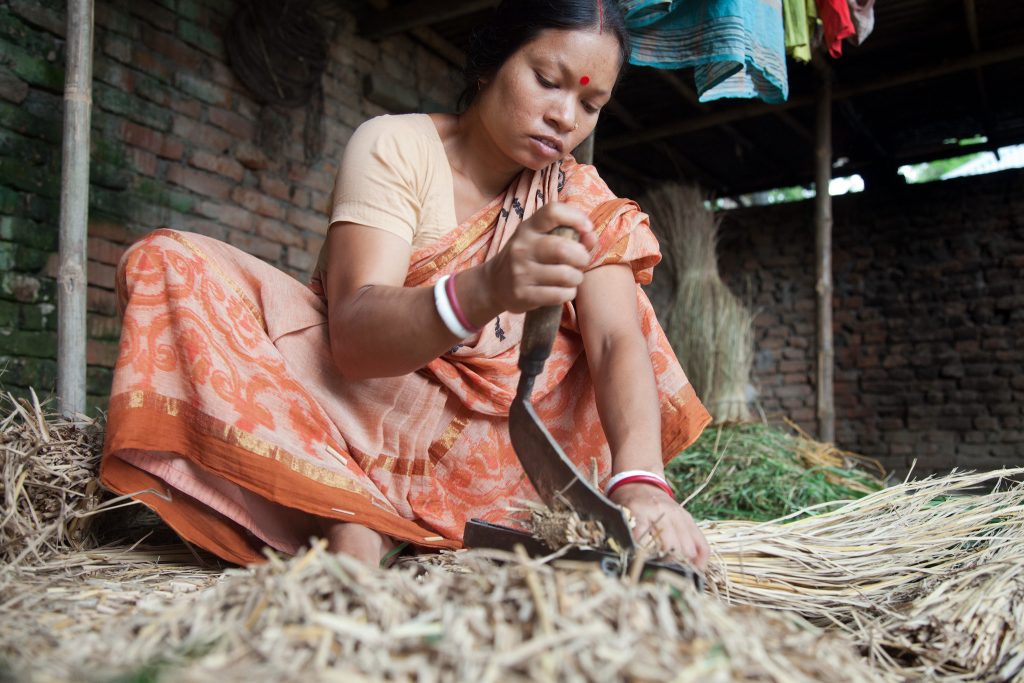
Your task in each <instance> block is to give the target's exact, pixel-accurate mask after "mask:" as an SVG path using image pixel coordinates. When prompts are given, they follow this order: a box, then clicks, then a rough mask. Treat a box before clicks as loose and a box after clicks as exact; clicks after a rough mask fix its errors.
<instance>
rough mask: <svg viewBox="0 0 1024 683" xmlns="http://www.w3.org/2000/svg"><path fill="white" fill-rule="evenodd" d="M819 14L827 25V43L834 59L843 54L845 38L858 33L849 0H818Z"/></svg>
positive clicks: (825, 25)
mask: <svg viewBox="0 0 1024 683" xmlns="http://www.w3.org/2000/svg"><path fill="white" fill-rule="evenodd" d="M816 1H817V3H818V16H820V17H821V23H822V24H823V25H824V27H825V44H826V45H827V46H828V53H829V55H831V56H832V58H833V59H839V58H840V57H842V56H843V38H849V37H850V36H852V35H855V34H856V33H857V31H856V29H854V27H853V20H852V19H851V18H850V6H849V5H848V4H847V0H816Z"/></svg>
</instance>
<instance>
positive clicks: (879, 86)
mask: <svg viewBox="0 0 1024 683" xmlns="http://www.w3.org/2000/svg"><path fill="white" fill-rule="evenodd" d="M1014 59H1024V45H1013V46H1010V47H1007V48H1002V49H998V50H989V51H987V52H978V53H975V54H972V55H969V56H967V57H961V58H959V59H956V60H951V61H949V62H946V63H945V64H938V65H934V66H927V67H922V68H918V69H911V70H908V71H905V72H903V73H902V74H897V75H895V76H889V77H888V78H881V79H879V80H876V81H870V82H867V83H858V84H853V85H846V86H837V87H836V88H835V91H834V92H833V94H832V99H833V100H843V99H847V98H850V97H857V96H859V95H864V94H866V93H871V92H877V91H879V90H886V89H888V88H896V87H899V86H901V85H907V84H910V83H916V82H920V81H926V80H930V79H933V78H941V77H942V76H948V75H950V74H955V73H960V72H962V71H966V70H968V69H977V68H981V67H984V66H988V65H990V64H999V63H1001V62H1008V61H1012V60H1014ZM812 104H814V96H813V95H809V96H803V97H795V98H793V99H790V100H789V101H788V102H783V103H782V104H765V103H763V102H758V103H754V104H748V105H745V106H741V107H731V108H729V109H723V110H721V111H716V112H714V113H712V114H707V115H704V116H697V117H693V118H689V119H684V120H682V121H677V122H675V123H670V124H666V125H664V126H657V127H654V128H649V129H647V130H638V131H633V132H630V133H624V134H622V135H619V136H616V137H614V138H610V139H605V140H602V141H601V147H602V149H603V150H613V149H619V148H622V147H629V146H631V145H636V144H640V143H643V142H653V141H655V140H660V139H662V138H666V137H671V136H674V135H682V134H685V133H692V132H694V131H698V130H705V129H707V128H712V127H714V126H720V125H723V124H726V123H732V122H733V121H742V120H744V119H752V118H756V117H759V116H764V115H766V114H774V113H776V112H779V111H786V110H788V109H794V108H796V107H806V106H810V105H812Z"/></svg>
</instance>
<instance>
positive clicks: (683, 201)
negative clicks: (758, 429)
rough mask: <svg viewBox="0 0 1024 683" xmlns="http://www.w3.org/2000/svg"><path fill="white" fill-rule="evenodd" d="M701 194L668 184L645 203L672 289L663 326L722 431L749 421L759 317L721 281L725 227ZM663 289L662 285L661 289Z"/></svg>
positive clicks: (689, 187)
mask: <svg viewBox="0 0 1024 683" xmlns="http://www.w3.org/2000/svg"><path fill="white" fill-rule="evenodd" d="M704 200H705V198H704V195H703V193H702V192H701V191H700V189H699V188H698V187H697V186H694V185H681V184H668V185H664V186H662V187H659V188H655V189H653V190H651V191H650V192H649V193H648V194H647V195H646V196H644V197H643V199H641V201H640V205H641V206H642V207H643V209H644V211H645V212H647V214H648V215H649V216H650V217H651V228H652V229H653V230H654V232H655V233H656V234H657V235H658V237H659V241H660V242H661V245H662V255H663V258H664V260H663V261H662V263H661V265H660V266H659V269H660V270H661V271H662V272H659V273H658V279H659V281H661V279H662V278H665V280H666V281H667V282H668V283H669V291H670V294H669V296H668V297H667V298H668V302H667V304H666V305H667V310H666V311H665V312H664V313H663V314H662V324H663V326H664V328H665V333H666V335H667V336H668V339H669V342H670V343H671V344H672V348H673V349H674V350H675V352H676V355H677V356H678V357H679V360H680V362H681V363H682V365H683V368H684V369H685V371H686V375H687V377H688V378H689V380H690V382H691V383H692V384H693V387H694V389H695V391H696V392H697V395H698V396H699V397H700V399H701V401H702V402H703V403H704V405H705V406H707V408H708V411H709V412H710V413H711V415H712V416H713V417H714V419H715V422H716V423H724V422H745V421H748V420H750V417H751V415H750V409H749V407H748V397H747V387H748V385H749V383H750V376H751V369H752V367H753V363H754V315H753V313H751V312H750V310H749V309H748V308H747V307H746V306H744V305H743V303H742V302H740V300H739V299H738V298H737V297H736V295H735V294H733V293H732V291H730V290H729V288H728V287H727V286H726V285H725V283H724V282H722V279H721V277H719V274H718V256H717V254H716V248H717V246H718V219H717V218H716V217H715V214H714V213H712V211H711V209H710V208H708V207H706V206H705V201H704ZM659 286H660V285H659Z"/></svg>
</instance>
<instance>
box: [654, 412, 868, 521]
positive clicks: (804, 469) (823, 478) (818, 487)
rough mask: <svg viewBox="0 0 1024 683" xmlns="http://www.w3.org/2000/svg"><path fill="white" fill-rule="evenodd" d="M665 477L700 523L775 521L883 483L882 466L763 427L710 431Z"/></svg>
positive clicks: (727, 427) (801, 436) (803, 437)
mask: <svg viewBox="0 0 1024 683" xmlns="http://www.w3.org/2000/svg"><path fill="white" fill-rule="evenodd" d="M793 427H794V428H796V427H795V425H793ZM796 429H797V430H798V428H796ZM665 475H666V477H667V478H668V479H669V481H670V482H671V483H672V485H673V487H674V488H675V490H676V492H677V495H679V496H680V500H681V501H682V500H684V499H688V500H687V502H686V509H687V510H688V511H689V512H690V514H692V515H693V516H694V518H695V519H698V520H702V519H708V520H722V519H744V520H752V521H768V520H772V519H778V518H779V517H785V516H787V515H789V514H791V513H794V512H796V511H798V510H810V511H812V512H813V510H814V506H816V505H818V504H820V503H827V502H830V501H835V500H850V499H855V498H860V497H861V496H863V495H865V494H866V493H869V492H872V491H878V490H879V489H881V488H883V486H884V483H883V481H882V479H881V478H880V477H882V476H884V471H883V470H882V468H881V466H879V465H878V464H877V463H876V462H875V461H873V460H871V459H869V458H864V457H863V456H858V455H856V454H854V453H848V452H846V451H841V450H839V449H838V448H836V447H835V446H833V445H832V444H825V443H821V442H818V441H814V440H813V439H811V438H810V437H809V436H807V435H806V434H805V433H803V432H801V431H799V430H798V431H797V433H796V434H791V433H789V432H787V431H786V430H784V429H782V428H780V427H775V426H771V425H766V424H760V423H747V424H732V425H721V426H719V427H717V428H714V429H706V430H704V433H703V434H701V436H700V438H698V439H697V441H695V442H694V443H693V444H692V445H691V446H690V447H689V448H687V449H686V450H685V451H683V452H682V453H680V454H679V456H678V457H676V458H675V459H674V460H673V461H672V462H671V463H670V464H669V466H668V467H667V468H666V471H665Z"/></svg>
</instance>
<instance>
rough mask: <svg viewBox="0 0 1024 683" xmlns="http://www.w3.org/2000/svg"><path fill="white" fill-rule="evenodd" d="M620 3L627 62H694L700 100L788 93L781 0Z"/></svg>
mask: <svg viewBox="0 0 1024 683" xmlns="http://www.w3.org/2000/svg"><path fill="white" fill-rule="evenodd" d="M843 1H844V2H845V0H843ZM622 7H623V9H624V10H625V14H626V25H627V26H628V27H629V30H630V35H631V36H632V39H633V53H632V55H631V56H630V59H629V61H630V62H631V63H633V64H637V65H639V66H651V67H655V68H659V69H683V68H688V67H693V70H694V81H695V85H696V88H697V94H698V95H699V99H700V101H701V102H710V101H712V100H717V99H721V98H724V97H745V98H760V99H762V100H764V101H765V102H769V103H772V104H775V103H779V102H785V101H786V99H787V98H788V97H789V81H788V77H787V74H786V42H785V36H784V29H783V25H782V0H671V1H669V0H624V2H623V3H622Z"/></svg>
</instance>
